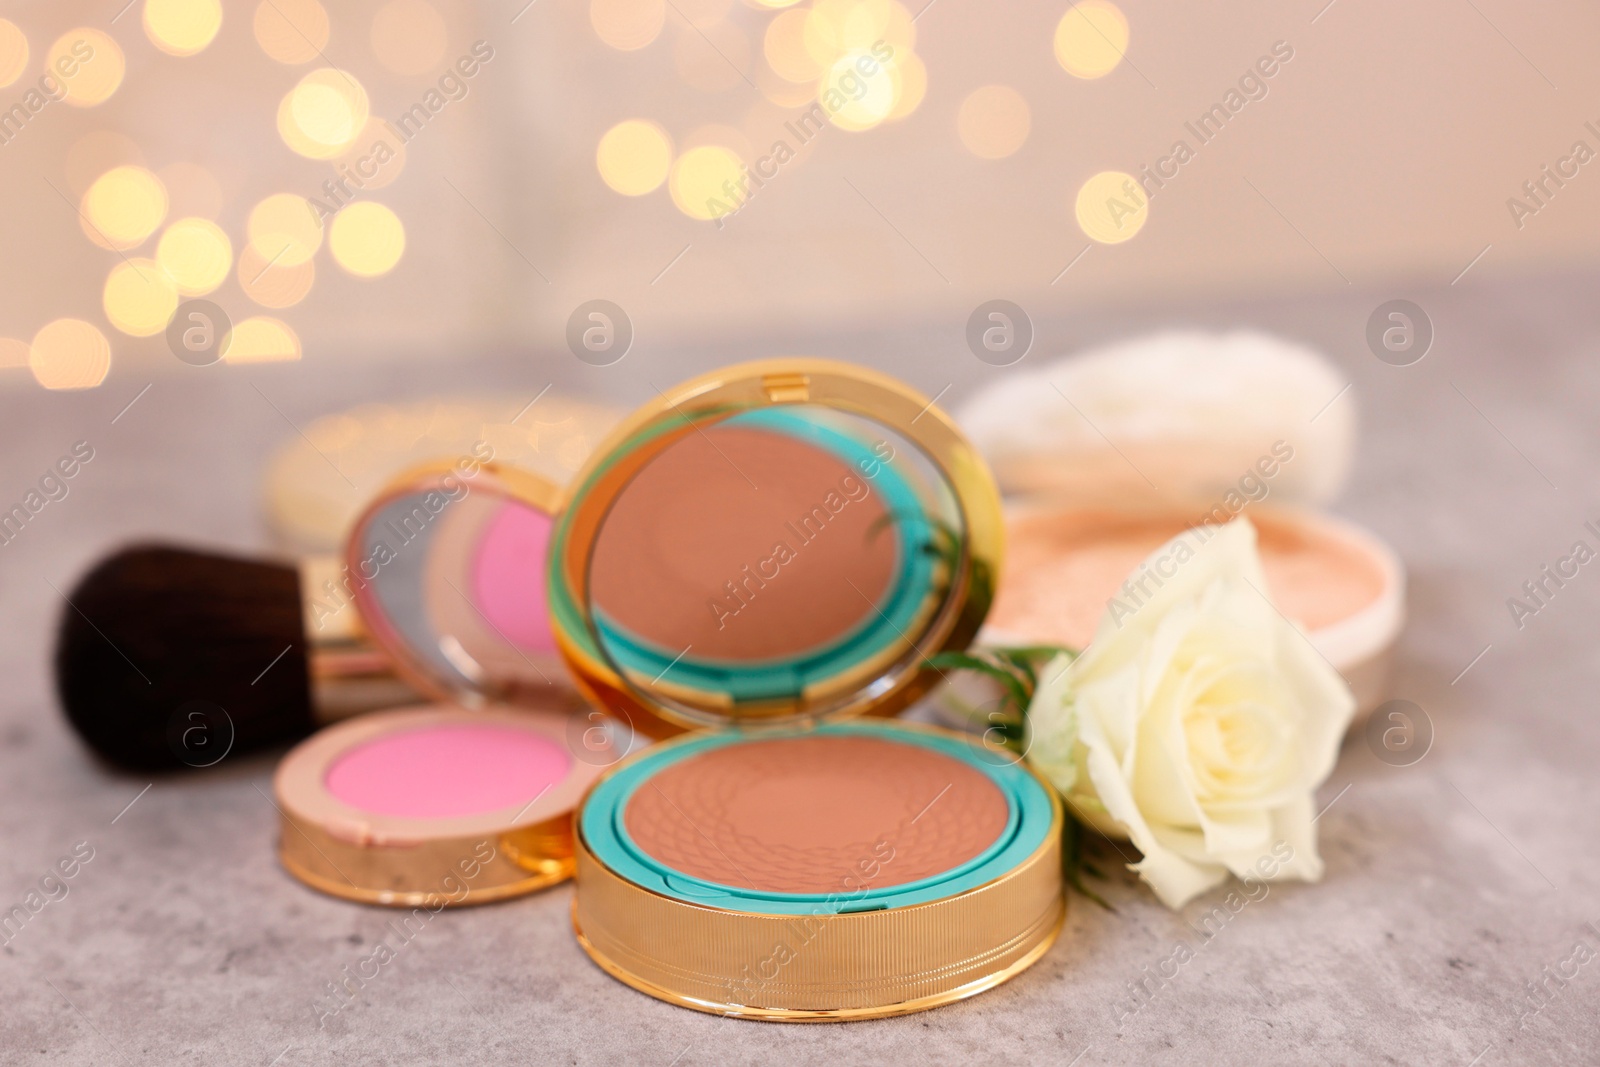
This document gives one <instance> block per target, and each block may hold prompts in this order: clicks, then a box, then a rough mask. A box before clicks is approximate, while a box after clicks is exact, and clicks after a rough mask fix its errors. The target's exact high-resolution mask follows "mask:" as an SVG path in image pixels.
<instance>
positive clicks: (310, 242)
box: [241, 193, 322, 306]
mask: <svg viewBox="0 0 1600 1067" xmlns="http://www.w3.org/2000/svg"><path fill="white" fill-rule="evenodd" d="M245 235H246V236H247V237H248V238H249V241H250V247H251V248H252V249H253V250H254V251H255V253H256V254H257V255H258V256H260V257H261V260H262V262H264V263H271V264H273V265H274V266H278V267H297V266H299V265H300V264H302V263H307V262H310V260H311V257H312V256H314V255H316V253H317V249H318V248H321V247H322V223H321V222H320V221H318V219H317V215H316V212H315V211H313V210H312V208H311V203H310V201H308V200H306V198H305V197H303V196H296V195H295V194H294V193H274V194H273V195H271V196H269V197H267V198H266V199H265V200H263V201H261V202H260V203H259V204H257V205H256V206H255V207H253V208H251V209H250V219H249V221H248V222H246V223H245ZM241 262H243V259H242V257H241ZM269 306H275V305H269Z"/></svg>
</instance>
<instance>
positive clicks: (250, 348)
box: [222, 315, 300, 363]
mask: <svg viewBox="0 0 1600 1067" xmlns="http://www.w3.org/2000/svg"><path fill="white" fill-rule="evenodd" d="M222 358H223V361H224V362H227V363H277V362H283V361H285V360H296V359H299V358H300V338H298V337H296V336H295V334H294V331H293V330H291V329H290V328H289V327H288V326H287V325H285V324H284V323H282V322H280V321H278V320H277V319H274V318H269V317H268V316H266V315H257V316H255V317H254V318H249V319H245V320H244V321H243V322H238V323H235V324H234V327H233V335H232V337H231V338H230V339H229V341H228V348H227V351H226V352H224V353H223V354H222Z"/></svg>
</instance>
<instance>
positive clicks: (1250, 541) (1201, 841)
mask: <svg viewBox="0 0 1600 1067" xmlns="http://www.w3.org/2000/svg"><path fill="white" fill-rule="evenodd" d="M1354 712H1355V698H1354V697H1352V696H1351V694H1350V689H1349V687H1348V686H1347V685H1346V684H1345V682H1344V679H1343V678H1341V677H1340V676H1339V674H1338V672H1337V671H1335V670H1334V669H1333V667H1332V666H1330V665H1329V664H1328V662H1327V661H1326V660H1325V659H1323V658H1322V657H1321V656H1320V655H1318V654H1317V652H1316V651H1315V650H1314V649H1313V648H1312V647H1311V644H1310V642H1309V641H1307V640H1306V638H1305V636H1304V635H1303V634H1302V633H1301V632H1300V631H1299V630H1298V629H1296V628H1295V627H1294V626H1293V625H1292V624H1290V623H1289V622H1288V620H1286V619H1285V618H1284V617H1283V616H1282V615H1281V614H1279V612H1278V610H1277V609H1276V608H1275V607H1274V606H1273V605H1272V603H1271V601H1270V600H1268V598H1267V583H1266V577H1265V575H1264V574H1263V573H1262V569H1261V560H1260V557H1259V556H1258V555H1257V554H1256V532H1255V527H1253V526H1252V525H1251V524H1250V523H1249V521H1248V520H1246V519H1243V518H1240V519H1236V520H1234V521H1233V522H1231V523H1229V524H1227V525H1226V526H1208V527H1200V528H1197V529H1194V530H1189V531H1187V532H1185V533H1183V534H1181V535H1179V536H1178V537H1175V538H1173V539H1172V540H1171V541H1169V542H1167V543H1166V544H1165V545H1163V546H1162V547H1161V548H1159V549H1157V550H1156V551H1155V552H1154V553H1152V554H1151V555H1150V557H1149V558H1148V559H1146V560H1145V562H1144V563H1143V564H1141V565H1140V567H1139V568H1138V569H1137V570H1135V571H1134V572H1133V574H1132V575H1130V576H1129V579H1128V581H1127V582H1126V583H1124V585H1123V587H1122V592H1121V593H1120V594H1119V595H1118V596H1117V597H1116V598H1114V599H1113V600H1112V601H1110V602H1109V603H1108V605H1107V608H1106V613H1105V615H1104V616H1103V617H1102V618H1101V620H1100V626H1099V629H1098V630H1097V631H1096V633H1095V637H1094V640H1093V641H1092V642H1091V643H1090V645H1089V647H1088V648H1087V649H1086V650H1085V651H1084V653H1083V654H1082V655H1081V656H1080V657H1078V658H1077V659H1076V660H1070V661H1069V660H1068V659H1067V657H1064V656H1063V657H1059V658H1058V659H1057V660H1055V661H1054V662H1052V663H1051V664H1049V665H1047V666H1046V667H1045V668H1044V670H1043V671H1041V672H1040V683H1039V688H1038V691H1037V692H1036V693H1035V695H1034V699H1033V703H1032V706H1031V707H1030V708H1029V712H1028V717H1029V722H1030V725H1031V728H1032V744H1031V746H1030V748H1029V753H1028V758H1029V760H1030V762H1032V763H1033V764H1034V765H1035V766H1036V767H1038V768H1039V770H1040V771H1041V772H1042V773H1043V774H1045V776H1046V777H1048V778H1049V779H1050V780H1051V781H1052V782H1053V783H1054V784H1055V785H1056V787H1057V788H1058V789H1059V790H1060V791H1061V792H1062V794H1063V795H1064V796H1065V797H1066V798H1067V801H1068V803H1069V804H1070V805H1071V807H1072V809H1073V811H1074V812H1075V813H1076V814H1078V815H1079V817H1080V818H1082V819H1083V821H1085V822H1087V823H1089V824H1090V825H1092V826H1094V827H1095V828H1096V829H1098V830H1100V831H1101V832H1103V833H1106V834H1108V835H1110V836H1113V837H1126V838H1128V839H1129V840H1131V841H1132V842H1133V844H1134V845H1135V846H1136V847H1137V848H1138V849H1139V851H1140V852H1142V853H1143V854H1144V858H1143V859H1142V860H1140V861H1139V862H1138V863H1135V864H1132V865H1131V868H1132V869H1133V870H1136V871H1138V872H1139V876H1140V877H1141V878H1143V879H1144V880H1145V881H1146V882H1147V883H1149V885H1150V887H1151V888H1152V889H1154V890H1155V893H1156V895H1157V896H1158V897H1160V898H1161V901H1162V903H1164V904H1166V905H1167V906H1168V907H1170V908H1179V907H1182V906H1183V905H1184V904H1185V903H1187V902H1188V901H1189V900H1191V899H1193V898H1194V897H1195V896H1196V895H1198V894H1200V893H1203V892H1205V891H1206V890H1208V889H1210V888H1212V887H1213V886H1216V885H1217V884H1219V883H1220V882H1222V881H1223V880H1224V879H1225V878H1227V876H1228V874H1229V873H1230V872H1232V873H1233V874H1235V875H1237V876H1239V877H1244V876H1246V875H1247V874H1248V875H1249V876H1251V877H1252V878H1263V877H1265V878H1267V879H1269V880H1279V879H1285V878H1299V879H1303V880H1305V881H1308V882H1314V881H1316V880H1318V879H1320V878H1321V877H1322V860H1321V858H1320V857H1319V856H1318V855H1317V837H1316V827H1315V826H1314V825H1313V824H1312V818H1313V815H1314V812H1313V807H1312V804H1313V793H1314V792H1315V790H1316V788H1317V786H1318V785H1320V784H1321V783H1322V781H1323V780H1324V779H1325V778H1327V776H1328V774H1329V772H1330V771H1332V770H1333V764H1334V760H1335V759H1336V758H1337V756H1338V751H1339V743H1340V741H1341V739H1342V738H1343V737H1344V731H1345V727H1346V726H1347V725H1348V724H1349V722H1350V717H1351V715H1353V714H1354ZM1274 846H1276V848H1274ZM1284 846H1288V847H1287V848H1285V847H1284ZM1285 853H1288V854H1289V857H1290V858H1289V859H1288V860H1286V861H1285V860H1284V859H1283V856H1284V854H1285ZM1264 857H1270V860H1266V861H1264V859H1263V858H1264Z"/></svg>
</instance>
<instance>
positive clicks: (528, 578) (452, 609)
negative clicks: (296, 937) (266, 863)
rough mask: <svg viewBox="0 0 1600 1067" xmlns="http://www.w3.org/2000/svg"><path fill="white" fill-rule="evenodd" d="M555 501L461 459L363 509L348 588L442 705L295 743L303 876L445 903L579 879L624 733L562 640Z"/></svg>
mask: <svg viewBox="0 0 1600 1067" xmlns="http://www.w3.org/2000/svg"><path fill="white" fill-rule="evenodd" d="M557 505H558V492H557V490H556V489H555V488H554V487H553V486H552V485H551V484H550V483H548V482H545V481H544V480H542V479H540V478H538V477H536V476H534V475H531V474H529V473H527V472H522V471H516V470H509V469H503V468H499V467H496V466H494V465H493V464H486V463H481V462H472V461H470V460H462V461H454V462H448V463H439V464H433V465H430V466H427V467H423V468H420V469H418V470H416V471H413V472H411V473H409V474H406V475H404V476H402V477H401V478H400V479H398V480H397V481H396V482H395V483H394V484H393V485H391V486H390V487H389V488H388V489H387V490H385V491H384V492H383V493H382V494H381V495H380V496H379V497H378V499H377V500H375V501H374V502H373V503H372V504H371V505H370V506H369V507H368V508H367V510H366V511H365V512H363V513H362V514H361V515H360V516H359V518H358V519H357V521H356V524H355V528H354V530H353V531H352V533H351V536H350V540H349V543H348V545H347V548H346V552H345V567H344V570H343V573H342V581H344V582H345V583H346V585H345V588H346V591H347V592H348V594H349V597H350V600H351V602H352V603H353V604H354V606H355V609H356V610H358V611H359V612H360V615H361V619H362V622H363V624H364V626H365V628H366V629H367V631H368V632H369V633H370V634H371V635H372V638H373V640H374V641H375V642H376V643H377V644H378V645H379V647H380V648H382V649H383V651H384V652H385V653H386V654H387V655H388V657H389V658H390V660H391V661H392V662H393V663H394V665H395V669H396V670H397V671H398V672H399V673H400V674H401V675H402V676H404V677H405V679H406V680H407V681H408V682H410V683H411V684H412V686H413V687H414V688H416V689H417V690H418V691H419V692H422V693H425V694H427V695H428V696H430V697H431V698H433V700H434V701H435V703H433V704H429V705H426V706H422V707H413V708H398V709H394V710H390V711H379V712H373V713H370V714H366V715H363V716H360V717H358V718H354V719H349V720H347V721H345V722H342V723H339V724H337V725H335V726H331V727H329V728H327V729H325V730H322V731H320V732H319V733H317V734H315V735H313V736H312V737H311V738H309V739H307V740H306V741H304V742H302V743H301V744H300V745H298V746H296V747H295V749H294V750H293V751H291V752H290V753H289V755H288V756H287V757H285V759H284V761H283V763H282V764H281V765H280V767H279V768H278V773H277V775H276V777H275V779H274V789H275V792H276V796H277V805H278V809H279V812H280V813H281V823H282V825H281V833H280V841H279V856H280V859H281V860H282V863H283V865H284V867H285V868H286V869H287V870H288V871H289V873H291V874H293V875H294V876H295V877H296V878H298V879H300V880H301V881H303V882H305V883H306V884H308V885H310V886H312V887H313V888H315V889H318V890H320V891H322V892H325V893H330V894H332V895H334V896H339V897H344V898H346V899H349V900H356V901H361V902H363V903H369V904H386V905H393V906H403V907H429V908H434V909H437V908H439V907H444V906H452V905H462V904H475V903H484V902H488V901H493V900H500V899H504V898H506V897H510V896H517V895H520V894H523V893H528V892H532V891H534V890H537V889H540V888H543V887H545V886H548V885H552V884H554V883H556V882H559V881H562V880H563V879H565V878H567V877H569V876H570V875H571V873H572V870H573V866H574V859H573V848H572V813H573V810H574V808H575V807H576V805H577V802H578V799H579V798H580V797H581V796H582V795H583V793H584V791H585V790H586V789H587V788H588V787H589V785H590V784H591V783H592V782H593V781H594V780H595V779H596V778H597V777H598V776H599V774H600V773H601V771H602V770H603V769H604V768H605V767H606V766H608V765H610V764H611V763H613V762H615V760H616V759H617V758H618V756H619V755H620V752H621V750H622V749H624V748H626V745H625V744H623V745H621V746H620V747H619V746H618V745H617V743H616V742H617V738H616V734H615V733H614V731H613V730H611V729H610V728H609V724H605V723H600V722H598V721H597V720H599V718H600V716H599V714H598V712H595V711H594V710H593V709H592V708H589V707H587V706H586V705H585V704H584V703H583V702H582V700H581V699H580V698H579V697H578V696H577V694H576V693H575V691H574V690H573V689H572V687H571V684H570V681H569V680H568V678H567V675H566V672H565V670H564V668H563V667H562V665H561V662H560V659H559V657H558V656H557V655H556V653H555V642H554V637H553V635H552V634H551V631H550V625H549V615H548V612H547V611H546V605H545V594H544V560H545V549H546V544H547V542H548V539H549V535H550V531H551V528H552V525H553V522H554V517H553V516H554V512H555V511H556V509H557Z"/></svg>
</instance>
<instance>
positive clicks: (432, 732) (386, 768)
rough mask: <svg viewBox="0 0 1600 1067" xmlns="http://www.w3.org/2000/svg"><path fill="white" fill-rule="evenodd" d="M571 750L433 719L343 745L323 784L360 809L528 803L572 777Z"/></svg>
mask: <svg viewBox="0 0 1600 1067" xmlns="http://www.w3.org/2000/svg"><path fill="white" fill-rule="evenodd" d="M570 766H571V759H570V758H569V757H568V755H567V753H566V752H565V751H564V750H563V749H562V748H561V747H560V746H559V745H558V744H557V743H556V742H554V741H553V740H551V739H550V738H548V737H546V736H544V735H543V734H540V733H534V732H532V731H527V730H519V729H515V728H512V727H508V726H490V725H479V724H462V725H435V726H427V727H423V728H421V729H416V730H407V731H404V732H401V733H394V734H388V735H382V736H378V737H376V738H373V739H372V740H370V741H367V742H365V743H364V744H361V745H358V746H356V747H355V748H352V749H350V750H349V751H348V752H345V753H344V754H342V755H341V756H339V758H338V759H337V760H335V761H334V762H333V764H332V765H331V766H330V767H329V768H328V772H327V777H326V778H325V780H324V785H325V787H326V788H327V791H328V792H329V793H330V794H332V795H333V796H334V797H335V798H336V799H338V800H339V801H342V802H343V803H345V804H348V805H349V806H350V807H352V808H356V809H358V810H360V811H364V812H371V813H373V814H377V815H390V816H396V817H400V818H410V819H450V818H456V817H458V816H463V815H478V814H482V813H484V812H491V811H500V810H503V809H505V808H509V807H512V806H514V805H520V804H526V803H528V802H530V801H532V800H533V799H534V798H535V797H538V796H539V795H540V794H541V793H543V792H544V791H545V790H547V789H549V788H550V787H552V786H553V785H555V784H556V783H558V782H560V781H561V780H562V779H563V778H565V777H566V774H567V770H568V768H569V767H570Z"/></svg>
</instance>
